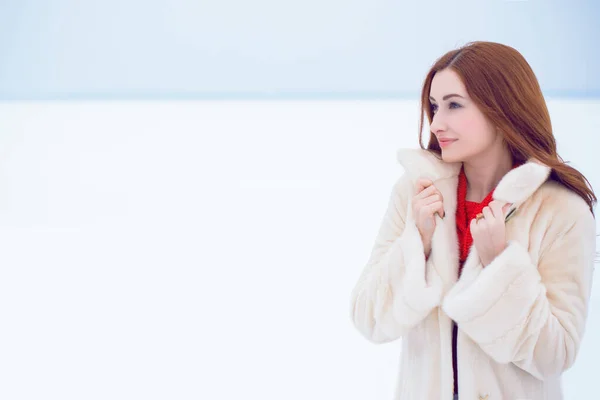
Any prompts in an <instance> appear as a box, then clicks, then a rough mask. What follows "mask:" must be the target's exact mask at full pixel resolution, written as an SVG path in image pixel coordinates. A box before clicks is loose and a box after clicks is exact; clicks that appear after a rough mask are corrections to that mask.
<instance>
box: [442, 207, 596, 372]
mask: <svg viewBox="0 0 600 400" xmlns="http://www.w3.org/2000/svg"><path fill="white" fill-rule="evenodd" d="M586 208H587V207H586ZM570 215H571V216H572V214H570ZM563 220H564V218H563ZM552 224H554V223H551V225H552ZM554 225H555V226H554V227H552V226H550V228H548V231H547V232H545V236H544V239H542V241H541V242H542V245H540V249H541V251H540V253H539V257H538V260H539V261H538V262H537V263H535V264H534V263H533V262H532V257H531V256H530V254H529V252H528V249H527V248H526V247H525V246H524V245H522V244H521V243H518V242H516V241H510V242H509V244H508V246H507V248H506V249H505V250H504V251H503V252H502V253H501V254H500V255H499V256H498V257H496V258H495V259H494V260H493V261H492V262H491V263H490V264H489V265H488V266H486V267H485V268H483V269H481V264H479V270H480V272H479V274H478V275H476V276H475V277H474V278H473V279H471V282H469V283H466V284H465V283H464V282H460V281H461V280H463V279H462V278H463V277H462V276H461V279H459V282H458V283H457V284H456V285H455V286H454V287H453V288H452V289H451V290H450V292H449V293H448V294H447V295H446V297H445V298H444V301H443V305H442V308H443V310H444V311H445V312H446V313H447V314H448V316H450V318H452V319H453V320H454V321H456V323H457V324H458V327H459V329H461V331H463V332H464V333H466V334H467V335H468V336H469V337H470V338H471V339H473V340H474V341H475V342H477V343H478V344H479V345H480V347H481V349H482V350H483V351H484V352H486V353H487V354H488V355H489V356H490V357H492V358H493V359H494V360H495V361H497V362H499V363H510V362H512V363H513V364H515V365H516V366H518V367H519V368H521V369H523V370H525V371H527V372H529V373H530V374H531V375H533V376H535V377H536V378H538V379H540V380H543V379H544V378H545V377H547V376H550V375H555V374H560V373H562V372H563V371H565V370H566V369H568V368H569V367H570V366H571V365H572V364H573V363H574V361H575V358H576V356H577V353H578V351H579V347H580V343H581V340H582V336H583V333H584V329H585V321H586V319H587V311H588V302H589V297H590V292H591V284H592V275H593V270H594V258H595V253H596V223H595V220H594V217H593V215H592V213H591V212H590V211H589V208H587V211H586V212H585V213H579V217H577V216H575V218H574V219H571V220H570V221H568V222H566V221H565V222H559V223H558V224H554ZM544 243H547V244H546V245H544ZM467 279H469V278H468V277H465V280H467Z"/></svg>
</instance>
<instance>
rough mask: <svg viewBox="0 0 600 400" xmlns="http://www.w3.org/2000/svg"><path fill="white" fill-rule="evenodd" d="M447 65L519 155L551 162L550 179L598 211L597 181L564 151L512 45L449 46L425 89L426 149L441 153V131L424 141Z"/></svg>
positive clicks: (523, 158) (538, 91)
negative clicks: (436, 80) (434, 88)
mask: <svg viewBox="0 0 600 400" xmlns="http://www.w3.org/2000/svg"><path fill="white" fill-rule="evenodd" d="M446 68H450V69H452V70H453V71H454V72H456V73H457V74H458V76H460V78H461V79H462V81H463V84H464V85H465V87H466V89H467V93H468V95H469V96H470V97H471V98H472V99H473V101H474V103H475V104H476V105H477V107H478V108H479V109H480V110H481V112H482V113H483V114H484V115H485V116H486V117H487V118H488V119H489V120H490V121H491V122H492V123H493V124H494V125H495V126H497V127H498V128H499V129H500V131H501V132H502V133H503V135H504V140H505V141H506V142H507V145H508V148H509V150H510V152H511V153H512V156H513V161H516V162H518V163H523V162H525V161H527V160H528V159H529V158H530V157H534V158H536V159H538V160H539V161H541V162H542V163H544V164H546V165H547V166H549V167H551V168H552V172H551V174H550V177H549V179H552V180H555V181H557V182H559V183H560V184H562V185H564V186H566V187H567V188H569V189H571V190H573V191H574V192H575V193H577V194H578V195H579V196H581V197H582V198H583V199H584V200H585V201H586V203H587V204H588V206H589V207H590V211H591V212H592V215H593V214H594V206H595V203H596V202H597V198H596V195H595V194H594V191H593V189H592V187H591V184H590V182H589V181H588V180H587V179H586V177H585V176H583V174H582V173H581V172H579V171H577V170H576V169H575V168H573V167H571V166H569V165H567V163H565V162H564V161H563V159H562V158H561V157H560V156H559V155H558V153H557V150H556V140H555V139H554V135H553V133H552V125H551V123H550V114H549V113H548V108H547V107H546V102H545V100H544V96H543V94H542V91H541V89H540V85H539V83H538V81H537V78H536V76H535V74H534V73H533V70H532V69H531V67H530V66H529V64H528V63H527V61H526V60H525V58H524V57H523V56H522V55H521V53H519V52H518V51H517V50H515V49H513V48H512V47H510V46H506V45H503V44H500V43H494V42H482V41H477V42H470V43H467V44H466V45H464V46H462V47H460V48H458V49H456V50H452V51H449V52H448V53H446V54H444V55H443V56H442V57H440V58H439V59H438V60H437V61H436V62H435V63H434V64H433V66H432V67H431V69H430V70H429V72H428V73H427V76H426V78H425V82H424V83H423V88H422V91H421V118H420V121H419V144H420V145H421V148H422V149H426V150H429V151H431V152H433V153H435V154H436V155H437V156H438V157H441V149H440V145H439V143H438V141H437V138H436V136H435V135H431V138H430V139H429V144H428V145H427V148H425V147H424V146H423V143H422V130H423V115H424V114H425V113H426V114H427V118H428V119H429V124H430V125H431V122H432V120H433V113H432V109H431V103H430V102H429V91H430V89H431V81H432V80H433V76H434V75H435V74H436V73H437V72H438V71H441V70H443V69H446ZM594 218H595V216H594Z"/></svg>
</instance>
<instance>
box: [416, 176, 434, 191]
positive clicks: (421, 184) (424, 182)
mask: <svg viewBox="0 0 600 400" xmlns="http://www.w3.org/2000/svg"><path fill="white" fill-rule="evenodd" d="M431 185H433V182H432V181H431V180H429V179H426V178H419V179H418V180H417V193H420V192H422V191H423V189H426V188H428V187H429V186H431Z"/></svg>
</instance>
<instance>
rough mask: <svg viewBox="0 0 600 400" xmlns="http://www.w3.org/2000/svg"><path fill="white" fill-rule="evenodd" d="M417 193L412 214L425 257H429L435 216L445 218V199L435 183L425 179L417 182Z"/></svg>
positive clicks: (413, 201) (413, 200)
mask: <svg viewBox="0 0 600 400" xmlns="http://www.w3.org/2000/svg"><path fill="white" fill-rule="evenodd" d="M415 193H416V194H415V196H414V197H413V199H412V212H413V216H414V218H415V222H416V225H417V229H418V230H419V233H420V234H421V240H422V241H423V248H424V249H425V256H429V253H430V251H431V240H432V238H433V231H434V230H435V216H434V214H435V213H437V214H438V215H440V216H441V217H442V218H444V216H445V211H444V198H443V197H442V193H441V192H440V191H439V190H438V189H437V188H436V187H435V186H434V185H433V182H432V181H430V180H429V179H425V178H421V179H419V180H418V181H417V186H416V191H415Z"/></svg>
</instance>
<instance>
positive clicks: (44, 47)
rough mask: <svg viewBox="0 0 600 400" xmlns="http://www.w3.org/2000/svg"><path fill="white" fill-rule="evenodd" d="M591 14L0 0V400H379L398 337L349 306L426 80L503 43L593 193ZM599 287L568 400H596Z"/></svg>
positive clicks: (542, 7) (553, 7) (595, 78)
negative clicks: (381, 340) (515, 53)
mask: <svg viewBox="0 0 600 400" xmlns="http://www.w3.org/2000/svg"><path fill="white" fill-rule="evenodd" d="M599 10H600V7H598V5H597V4H595V3H593V2H592V1H582V0H579V1H573V2H569V3H566V2H561V1H550V0H549V1H544V2H539V1H492V0H490V1H458V2H452V3H447V2H443V1H441V0H436V1H432V2H427V3H416V2H414V3H413V2H402V1H398V2H393V3H392V2H386V1H381V0H377V1H371V2H366V1H344V2H342V1H337V0H332V1H327V2H321V1H320V2H317V1H316V0H310V1H305V2H301V3H300V2H296V3H292V2H287V3H286V2H284V3H281V2H272V1H268V0H260V1H257V2H252V3H243V2H241V1H235V0H232V1H222V2H219V3H217V2H207V1H199V2H196V1H186V0H176V1H175V0H174V1H170V2H166V1H154V2H142V1H139V0H136V1H133V0H131V1H119V2H117V1H116V0H109V1H106V2H102V3H99V2H95V3H92V2H76V1H74V0H53V1H48V2H42V1H39V0H38V1H36V0H21V1H18V2H17V1H3V2H0V57H1V61H0V321H1V324H0V398H1V399H7V400H13V399H15V400H17V399H19V400H20V399H36V400H37V399H61V400H67V399H77V400H79V399H86V400H87V399H90V400H91V399H144V400H145V399H203V400H204V399H211V400H212V399H215V400H221V399H227V400H229V399H241V398H244V399H246V398H248V399H249V398H251V399H265V400H266V399H273V400H274V399H277V400H279V399H286V400H308V399H310V400H321V399H323V400H324V399H327V400H331V399H347V400H352V399H353V400H364V399H370V400H390V399H391V398H392V395H393V390H394V386H395V384H396V374H397V372H398V362H399V357H400V347H401V343H400V341H396V342H393V343H389V344H385V345H374V344H371V343H369V342H368V341H366V340H365V339H364V338H362V337H361V336H360V334H359V333H358V331H357V330H356V329H355V328H354V327H353V326H352V323H351V320H350V315H349V312H350V293H351V290H352V288H353V287H354V285H355V283H356V281H357V280H358V277H359V275H360V273H361V271H362V268H363V267H364V265H365V263H366V262H367V259H368V256H369V253H370V250H371V247H372V245H373V243H374V239H375V236H376V233H377V230H378V228H379V224H380V222H381V218H382V217H383V214H384V212H385V208H386V206H387V201H388V199H389V195H390V191H391V189H392V186H393V184H394V182H395V181H396V179H397V178H398V177H399V176H400V175H401V174H402V172H403V171H402V168H401V167H400V165H399V164H398V163H397V161H396V158H395V155H396V149H398V148H399V147H414V148H417V147H418V132H417V128H418V117H419V115H418V111H419V110H418V103H417V99H418V91H419V87H420V85H421V83H422V79H423V77H424V75H425V73H426V71H427V69H428V67H429V66H430V65H431V63H433V61H434V60H435V58H437V57H439V56H440V55H441V54H443V53H444V52H446V51H448V50H450V49H452V48H455V47H457V46H459V45H461V44H464V43H466V42H468V41H470V40H493V41H499V42H503V43H506V44H509V45H512V46H514V47H515V48H517V49H518V50H520V51H522V53H523V54H524V55H525V57H526V58H527V60H528V61H529V62H530V64H531V65H532V67H533V69H534V71H535V72H536V74H537V76H538V78H539V80H540V84H541V85H542V88H543V90H544V94H545V95H546V98H547V101H548V107H549V109H550V113H551V117H552V123H553V127H554V132H555V135H556V138H557V141H558V146H559V153H560V155H561V156H562V157H563V158H564V159H565V160H566V161H570V162H571V164H572V165H573V166H575V167H576V168H578V169H579V170H580V171H581V172H583V173H584V174H585V176H586V177H587V178H588V179H589V180H590V182H591V184H592V186H593V187H594V189H595V190H596V192H597V194H598V195H600V173H599V172H598V171H599V168H598V166H599V161H598V158H597V157H598V147H599V146H600V78H599V76H600V75H598V74H597V71H598V70H599V69H600V51H598V47H597V39H598V38H599V37H600V27H599V26H600V25H598V24H597V23H595V21H597V20H598V18H599V17H600V12H599ZM425 132H428V130H427V126H426V127H425ZM425 136H427V135H425ZM599 232H600V231H599ZM599 279H600V278H598V274H596V275H595V284H594V287H593V292H592V300H591V308H590V314H589V317H588V325H587V332H586V334H585V337H584V340H583V345H582V347H581V351H580V354H579V357H578V360H577V362H576V364H575V366H574V367H573V368H572V369H571V370H569V371H568V372H567V373H565V375H564V383H565V385H564V386H565V387H564V392H565V399H567V400H576V399H581V398H584V397H586V396H589V394H590V393H594V392H595V390H596V382H595V379H596V378H597V376H598V373H597V367H596V363H597V360H598V359H599V358H600V345H599V344H598V342H597V340H596V338H597V337H599V336H600V288H599V286H600V281H599Z"/></svg>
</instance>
